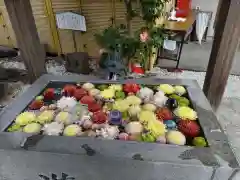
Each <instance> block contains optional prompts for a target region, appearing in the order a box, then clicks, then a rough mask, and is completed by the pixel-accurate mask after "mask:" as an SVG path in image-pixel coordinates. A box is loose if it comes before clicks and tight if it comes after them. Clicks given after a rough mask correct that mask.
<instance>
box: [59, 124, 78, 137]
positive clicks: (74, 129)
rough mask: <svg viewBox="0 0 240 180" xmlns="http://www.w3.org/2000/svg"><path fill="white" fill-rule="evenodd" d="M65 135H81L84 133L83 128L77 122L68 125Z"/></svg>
mask: <svg viewBox="0 0 240 180" xmlns="http://www.w3.org/2000/svg"><path fill="white" fill-rule="evenodd" d="M63 135H64V136H80V135H82V128H81V127H80V126H78V125H76V124H71V125H68V126H67V127H66V128H65V129H64V131H63Z"/></svg>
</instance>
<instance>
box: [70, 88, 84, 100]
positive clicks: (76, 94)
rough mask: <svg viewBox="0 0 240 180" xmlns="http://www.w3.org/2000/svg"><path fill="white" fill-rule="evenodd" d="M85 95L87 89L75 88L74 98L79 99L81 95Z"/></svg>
mask: <svg viewBox="0 0 240 180" xmlns="http://www.w3.org/2000/svg"><path fill="white" fill-rule="evenodd" d="M86 95H87V91H86V90H85V89H82V88H79V89H76V90H75V92H74V94H73V96H74V97H75V98H76V100H78V101H79V100H80V99H81V98H82V97H83V96H86Z"/></svg>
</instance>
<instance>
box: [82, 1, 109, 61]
mask: <svg viewBox="0 0 240 180" xmlns="http://www.w3.org/2000/svg"><path fill="white" fill-rule="evenodd" d="M81 5H82V14H83V15H84V16H85V18H86V23H87V32H86V33H83V41H84V43H85V44H84V47H85V50H86V51H87V52H88V53H89V55H91V56H98V55H99V49H100V47H98V45H97V44H96V41H95V38H94V34H95V33H97V32H101V31H102V30H104V29H105V28H107V27H109V26H110V25H111V24H112V21H111V18H112V1H111V0H101V1H98V0H82V1H81Z"/></svg>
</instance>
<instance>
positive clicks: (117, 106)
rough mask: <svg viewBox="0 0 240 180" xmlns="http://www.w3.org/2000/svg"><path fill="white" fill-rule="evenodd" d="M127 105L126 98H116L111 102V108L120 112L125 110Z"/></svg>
mask: <svg viewBox="0 0 240 180" xmlns="http://www.w3.org/2000/svg"><path fill="white" fill-rule="evenodd" d="M129 107H130V105H129V103H128V101H126V100H117V101H115V102H114V104H113V109H114V110H118V111H120V112H126V111H127V110H128V108H129Z"/></svg>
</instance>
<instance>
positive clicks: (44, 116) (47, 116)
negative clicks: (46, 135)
mask: <svg viewBox="0 0 240 180" xmlns="http://www.w3.org/2000/svg"><path fill="white" fill-rule="evenodd" d="M53 118H54V111H52V110H46V111H43V112H42V113H41V114H40V115H39V116H38V117H37V122H38V123H40V124H45V123H50V122H51V121H53Z"/></svg>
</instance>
